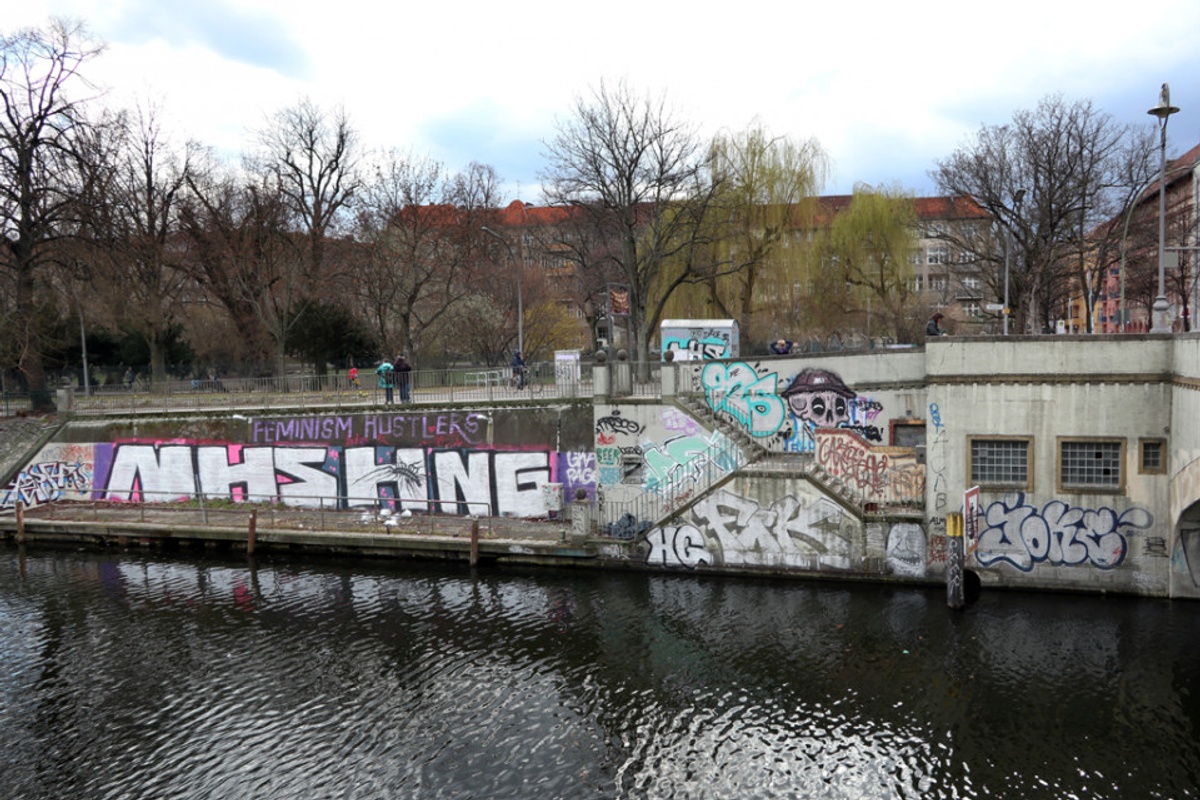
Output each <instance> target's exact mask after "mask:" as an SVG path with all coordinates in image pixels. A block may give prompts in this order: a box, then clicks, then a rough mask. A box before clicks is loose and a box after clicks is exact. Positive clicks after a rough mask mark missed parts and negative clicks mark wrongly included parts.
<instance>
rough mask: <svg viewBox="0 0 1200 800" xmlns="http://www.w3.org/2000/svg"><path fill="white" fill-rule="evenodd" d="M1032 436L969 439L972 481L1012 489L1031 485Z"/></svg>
mask: <svg viewBox="0 0 1200 800" xmlns="http://www.w3.org/2000/svg"><path fill="white" fill-rule="evenodd" d="M1029 444H1030V440H1029V439H1021V438H1006V439H982V438H981V439H976V438H974V437H971V438H970V439H969V446H970V449H971V454H970V455H971V466H970V472H971V483H973V484H977V485H979V486H994V487H1000V488H1010V489H1028V488H1030V486H1031V482H1030V469H1029Z"/></svg>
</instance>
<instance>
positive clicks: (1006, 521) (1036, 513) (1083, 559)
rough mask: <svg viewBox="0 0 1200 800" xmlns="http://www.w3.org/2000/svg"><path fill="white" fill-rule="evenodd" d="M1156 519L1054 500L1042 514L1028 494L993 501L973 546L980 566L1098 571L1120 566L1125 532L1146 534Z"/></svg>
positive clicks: (1136, 510) (1147, 514) (1135, 510)
mask: <svg viewBox="0 0 1200 800" xmlns="http://www.w3.org/2000/svg"><path fill="white" fill-rule="evenodd" d="M1153 523H1154V516H1153V515H1152V514H1151V513H1150V512H1149V511H1147V510H1146V509H1144V508H1130V509H1127V510H1125V511H1123V512H1121V513H1119V514H1118V513H1117V512H1116V511H1114V510H1113V509H1111V508H1098V509H1090V508H1078V507H1072V506H1070V505H1068V504H1066V503H1064V502H1062V501H1061V500H1051V501H1049V502H1048V503H1046V504H1045V505H1044V506H1042V508H1041V509H1040V510H1039V509H1038V508H1037V507H1036V506H1032V505H1028V504H1026V502H1025V494H1024V492H1017V493H1015V494H1010V495H1008V496H1006V497H1005V498H1004V499H1003V500H1001V501H997V502H995V503H992V504H991V505H990V506H988V508H987V511H986V512H985V514H984V528H983V530H982V531H981V532H980V534H979V541H978V542H977V543H976V544H975V545H974V547H973V548H972V549H973V551H974V554H975V559H976V561H978V562H979V563H980V564H981V565H982V566H985V567H990V566H993V565H995V564H1002V563H1007V564H1011V565H1012V566H1014V567H1016V568H1017V569H1019V570H1021V571H1022V572H1030V571H1031V570H1032V569H1033V568H1034V566H1036V565H1037V564H1039V563H1047V564H1051V565H1054V566H1074V565H1080V564H1091V565H1092V566H1094V567H1097V568H1099V569H1105V570H1108V569H1113V568H1115V567H1118V566H1120V565H1121V563H1122V562H1123V561H1124V560H1125V556H1126V554H1127V553H1128V552H1129V543H1128V542H1127V541H1126V539H1125V534H1127V533H1133V532H1134V531H1136V530H1146V529H1148V528H1149V527H1150V526H1151V525H1153Z"/></svg>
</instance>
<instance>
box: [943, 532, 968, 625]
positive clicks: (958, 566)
mask: <svg viewBox="0 0 1200 800" xmlns="http://www.w3.org/2000/svg"><path fill="white" fill-rule="evenodd" d="M965 604H966V603H965V601H964V599H963V516H962V514H959V513H957V512H955V513H952V514H947V515H946V605H948V606H950V608H962V607H963V606H964V605H965Z"/></svg>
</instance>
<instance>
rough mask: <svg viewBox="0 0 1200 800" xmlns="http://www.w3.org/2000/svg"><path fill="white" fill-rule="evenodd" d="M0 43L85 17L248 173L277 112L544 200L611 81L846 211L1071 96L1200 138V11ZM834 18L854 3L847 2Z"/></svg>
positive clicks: (168, 106)
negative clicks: (770, 138) (755, 131)
mask: <svg viewBox="0 0 1200 800" xmlns="http://www.w3.org/2000/svg"><path fill="white" fill-rule="evenodd" d="M4 5H5V6H6V9H5V11H4V13H3V14H0V30H3V31H4V32H5V33H12V32H14V31H15V30H17V29H18V28H21V27H26V26H37V25H42V24H44V23H45V22H46V20H47V19H49V17H51V16H52V15H54V16H62V17H68V18H78V19H82V20H83V21H84V22H85V23H86V24H87V25H88V27H89V28H90V30H91V31H92V32H93V34H94V35H96V36H97V37H98V38H99V39H101V40H102V41H104V42H106V43H107V45H108V49H107V51H106V52H105V54H104V55H103V56H102V57H101V58H100V59H99V60H98V61H96V62H94V64H93V66H91V67H90V68H89V69H88V74H89V75H90V76H91V77H92V78H93V79H94V80H95V81H97V82H99V83H101V84H103V85H105V86H106V87H108V93H107V94H106V95H105V101H106V102H108V103H111V104H115V105H126V106H130V105H133V104H135V103H137V102H142V103H145V102H146V101H147V100H149V101H152V102H155V103H157V104H158V105H159V106H160V107H161V108H162V109H163V110H164V111H165V114H166V116H167V118H168V120H170V122H171V125H172V127H173V128H174V130H175V132H176V135H177V136H178V137H179V138H180V139H181V140H182V139H183V138H185V137H192V138H195V139H198V140H200V141H202V142H204V143H206V144H209V145H211V146H213V147H215V148H216V149H217V150H218V152H221V153H224V154H228V155H230V156H231V157H232V156H234V155H235V154H237V153H239V152H241V151H243V150H245V149H247V148H248V147H249V146H250V145H251V143H252V141H253V134H254V131H256V130H259V129H261V128H263V127H264V126H265V125H266V123H267V121H268V118H269V116H270V114H271V113H272V112H273V111H276V110H278V109H280V108H283V107H286V106H291V105H295V104H296V102H298V101H299V100H300V99H301V98H304V97H308V98H311V99H312V100H313V101H314V102H316V103H318V104H320V105H322V106H325V107H329V108H332V107H336V106H340V107H342V108H344V109H345V111H346V112H347V114H348V116H349V117H350V119H351V122H352V124H353V125H354V126H355V128H356V129H357V130H358V131H359V133H360V134H361V137H362V140H363V142H364V144H366V145H368V146H369V147H374V148H383V147H395V148H398V149H400V150H402V151H406V152H407V151H411V152H413V153H415V154H417V155H420V156H430V157H432V158H435V159H437V160H439V161H442V162H443V163H444V164H445V165H446V167H447V168H449V169H451V170H457V169H461V168H462V167H464V166H465V165H466V164H468V163H469V162H471V161H479V162H482V163H485V164H490V165H492V166H493V167H495V168H496V169H497V171H498V172H499V173H500V175H501V177H502V179H503V180H504V181H505V186H506V187H507V189H508V194H509V196H510V198H511V197H515V196H518V194H519V196H520V198H521V199H523V200H527V201H531V202H536V201H537V200H538V198H539V194H540V185H541V184H540V180H539V174H540V172H541V170H542V168H543V165H544V158H543V153H544V142H545V141H547V140H549V139H550V138H552V136H553V134H554V131H555V125H556V123H557V122H558V121H560V120H562V119H563V118H564V117H565V116H566V115H567V114H568V113H569V110H570V108H571V105H572V102H573V100H574V98H576V97H577V96H579V95H587V94H589V93H590V92H591V90H592V89H593V88H594V87H596V86H598V85H599V83H600V82H601V81H602V80H603V81H608V82H615V81H618V80H626V81H627V82H628V83H629V84H630V85H631V86H633V87H634V88H635V89H636V90H638V91H639V92H640V93H643V94H651V95H659V94H661V95H663V96H665V98H666V100H667V103H668V105H669V106H671V107H673V108H674V109H675V110H676V112H677V113H678V114H679V115H680V116H681V117H683V118H686V119H688V120H690V121H691V122H693V123H694V124H695V125H696V127H697V128H698V129H699V131H700V132H701V133H703V134H704V135H711V134H713V133H716V132H719V131H722V130H725V131H737V130H742V129H744V128H746V127H747V126H748V125H749V124H750V123H751V122H753V121H755V120H757V121H759V122H761V123H762V124H763V125H764V126H766V127H767V129H769V130H770V131H771V132H772V133H774V134H777V135H787V136H792V137H795V138H797V139H807V138H810V137H812V138H815V139H817V141H818V142H820V144H821V146H822V147H823V148H824V149H825V151H826V152H827V153H828V154H829V156H830V158H831V161H832V170H833V171H832V175H831V178H830V180H829V182H828V184H827V185H826V186H825V189H824V191H825V193H826V194H834V193H848V192H850V191H851V190H852V188H853V186H854V184H855V183H857V182H866V183H869V184H873V185H880V184H886V185H888V186H893V185H897V184H898V185H900V186H902V187H904V188H905V189H908V190H910V191H913V192H916V193H918V194H930V193H933V191H934V186H933V183H932V181H931V179H930V178H929V172H930V171H931V170H932V169H933V168H934V166H935V164H936V162H937V161H938V160H939V159H942V158H945V157H946V156H947V155H949V154H950V153H952V152H953V151H954V149H955V148H956V147H958V146H960V145H961V144H962V143H963V142H965V141H966V140H967V138H968V137H969V136H971V135H972V134H973V133H974V132H976V131H978V130H979V128H980V126H982V125H984V124H1000V123H1003V122H1006V121H1008V120H1011V118H1012V116H1013V114H1014V112H1016V111H1018V110H1021V109H1027V108H1032V107H1033V106H1035V105H1036V103H1037V102H1038V100H1039V99H1041V98H1043V97H1045V96H1047V95H1050V94H1054V93H1061V94H1062V95H1063V96H1064V97H1065V98H1066V99H1068V100H1077V99H1091V100H1092V101H1094V102H1095V104H1096V105H1097V106H1098V107H1099V108H1101V109H1102V110H1104V111H1106V112H1107V113H1109V114H1111V115H1112V116H1113V117H1114V118H1115V119H1116V120H1117V121H1119V122H1122V123H1131V124H1137V125H1151V124H1153V119H1152V118H1151V117H1149V116H1147V115H1146V113H1145V112H1146V110H1147V109H1149V108H1150V107H1151V106H1153V105H1154V104H1155V102H1156V101H1157V98H1158V91H1159V87H1160V85H1161V84H1162V83H1163V82H1164V81H1166V82H1169V83H1170V85H1171V99H1172V102H1173V103H1174V105H1177V106H1180V107H1181V108H1182V109H1183V110H1182V112H1181V113H1180V114H1177V115H1175V116H1173V117H1172V118H1171V122H1170V127H1169V129H1168V131H1169V135H1170V144H1169V152H1170V153H1179V152H1182V151H1183V150H1185V149H1187V148H1188V147H1190V146H1192V145H1194V144H1196V143H1197V142H1200V46H1198V40H1200V3H1197V2H1196V0H1142V2H1139V3H1136V4H1130V3H1117V2H1113V0H1095V1H1094V2H1091V3H1084V2H1082V0H1009V2H1007V3H1003V4H1000V3H997V4H982V3H964V2H961V0H912V1H911V2H908V3H903V2H895V0H888V1H886V2H885V1H884V0H860V2H857V3H853V2H851V3H837V4H835V3H816V2H803V1H802V2H792V3H782V2H779V3H762V2H759V3H752V4H751V5H750V6H742V5H739V4H725V5H710V4H698V3H687V4H685V3H680V2H665V1H664V0H607V2H604V3H575V4H572V3H561V2H554V3H551V2H547V1H546V0H525V2H509V3H503V2H494V3H483V2H479V1H478V0H460V2H447V3H438V2H414V1H413V0H410V2H402V3H384V2H368V1H367V0H340V2H329V0H324V1H323V2H312V0H7V1H6V2H5V3H4ZM835 6H836V8H835Z"/></svg>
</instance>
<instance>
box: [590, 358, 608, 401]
mask: <svg viewBox="0 0 1200 800" xmlns="http://www.w3.org/2000/svg"><path fill="white" fill-rule="evenodd" d="M611 394H612V370H611V368H610V366H609V364H608V357H607V355H606V354H605V353H604V352H603V351H601V352H599V353H597V354H596V364H595V366H593V367H592V396H593V397H594V398H595V399H596V400H597V401H599V402H602V403H603V402H607V401H608V398H609V396H610V395H611Z"/></svg>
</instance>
